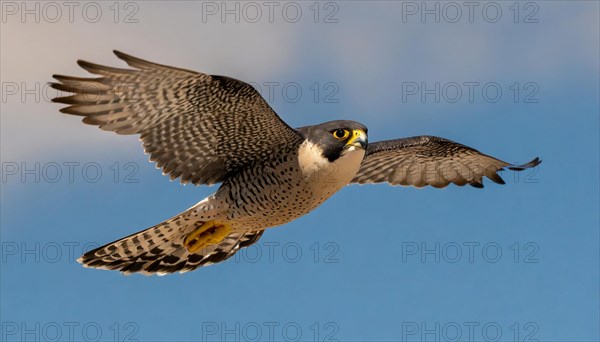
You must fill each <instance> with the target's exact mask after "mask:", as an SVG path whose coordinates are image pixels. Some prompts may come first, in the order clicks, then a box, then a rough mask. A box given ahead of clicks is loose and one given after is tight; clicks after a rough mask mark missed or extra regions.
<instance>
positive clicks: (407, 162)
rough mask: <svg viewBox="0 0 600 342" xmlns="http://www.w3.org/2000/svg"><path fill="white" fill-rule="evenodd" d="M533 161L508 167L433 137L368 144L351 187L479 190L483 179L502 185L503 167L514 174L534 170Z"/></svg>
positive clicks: (503, 163) (460, 146)
mask: <svg viewBox="0 0 600 342" xmlns="http://www.w3.org/2000/svg"><path fill="white" fill-rule="evenodd" d="M539 163H541V160H540V159H539V158H535V159H534V160H532V161H530V162H529V163H527V164H524V165H511V164H510V163H507V162H505V161H502V160H499V159H496V158H494V157H491V156H488V155H486V154H483V153H481V152H479V151H477V150H475V149H473V148H470V147H468V146H465V145H461V144H459V143H456V142H454V141H450V140H447V139H443V138H438V137H432V136H418V137H411V138H404V139H397V140H388V141H380V142H375V143H372V144H369V145H368V146H367V153H366V155H365V158H364V160H363V162H362V164H361V167H360V170H359V171H358V173H357V175H356V176H355V177H354V179H353V180H352V183H360V184H366V183H382V182H388V183H390V184H392V185H405V186H406V185H412V186H415V187H423V186H426V185H431V186H434V187H436V188H443V187H446V186H447V185H448V184H450V183H454V184H456V185H460V186H462V185H465V184H470V185H472V186H474V187H477V188H482V187H483V183H482V179H483V177H484V176H485V177H488V178H489V179H491V180H492V181H494V182H495V183H499V184H504V181H503V180H502V178H501V177H500V176H499V175H498V173H497V172H498V171H501V170H503V168H504V167H509V169H512V170H515V171H521V170H524V169H527V168H531V167H535V166H537V165H538V164H539Z"/></svg>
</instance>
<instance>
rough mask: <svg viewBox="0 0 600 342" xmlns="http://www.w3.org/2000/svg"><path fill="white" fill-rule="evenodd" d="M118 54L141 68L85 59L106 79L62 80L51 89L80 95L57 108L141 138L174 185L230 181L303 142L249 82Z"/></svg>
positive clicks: (89, 68)
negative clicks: (232, 176) (277, 152)
mask: <svg viewBox="0 0 600 342" xmlns="http://www.w3.org/2000/svg"><path fill="white" fill-rule="evenodd" d="M114 53H115V55H117V57H119V58H120V59H122V60H123V61H125V62H126V63H127V64H128V65H129V66H130V67H132V68H134V69H118V68H113V67H107V66H102V65H97V64H93V63H89V62H85V61H81V60H80V61H78V64H79V65H80V66H81V67H82V68H84V69H85V70H87V71H89V72H91V73H93V74H97V75H100V76H101V77H98V78H77V77H70V76H61V75H54V78H55V79H57V80H58V81H59V83H51V86H52V87H53V88H56V89H58V90H62V91H66V92H72V93H74V94H73V95H71V96H64V97H57V98H55V99H53V102H59V103H65V104H69V105H70V106H68V107H65V108H62V109H61V112H63V113H67V114H73V115H80V116H83V117H84V118H83V122H84V123H86V124H90V125H96V126H99V127H100V128H101V129H103V130H106V131H113V132H116V133H118V134H140V140H141V141H142V142H143V146H144V150H145V152H146V153H149V154H150V160H151V161H155V162H156V163H157V167H160V168H162V170H163V172H164V174H169V176H170V178H171V179H176V178H180V181H181V183H188V182H191V183H193V184H214V183H218V182H223V181H224V180H226V179H227V178H228V176H229V175H230V174H231V173H234V172H236V171H237V170H239V169H241V168H244V167H245V166H248V165H250V164H252V163H254V162H257V161H260V160H262V159H266V158H268V157H269V155H270V153H272V151H273V150H277V149H281V148H285V147H286V146H296V144H299V143H300V142H301V140H302V138H301V136H300V135H299V134H298V133H297V132H296V131H295V130H294V129H292V128H291V127H289V126H288V125H287V124H286V123H285V122H283V121H282V120H281V119H280V118H279V117H278V116H277V114H276V113H275V112H274V111H273V110H272V109H271V107H269V105H268V104H267V102H266V101H265V100H264V99H263V98H262V97H261V96H260V94H259V93H258V92H257V91H256V90H255V89H254V88H252V87H251V86H250V85H249V84H247V83H244V82H242V81H238V80H235V79H232V78H228V77H224V76H214V75H207V74H202V73H198V72H194V71H189V70H184V69H179V68H174V67H169V66H165V65H160V64H156V63H152V62H148V61H145V60H142V59H139V58H135V57H132V56H129V55H126V54H124V53H121V52H118V51H114Z"/></svg>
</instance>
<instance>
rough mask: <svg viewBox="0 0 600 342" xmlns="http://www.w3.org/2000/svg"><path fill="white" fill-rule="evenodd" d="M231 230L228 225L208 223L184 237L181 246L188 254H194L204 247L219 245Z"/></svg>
mask: <svg viewBox="0 0 600 342" xmlns="http://www.w3.org/2000/svg"><path fill="white" fill-rule="evenodd" d="M232 230H233V229H231V226H230V225H228V224H225V223H217V222H215V221H208V222H205V223H204V224H202V225H201V226H200V227H198V228H196V229H195V230H194V231H193V232H191V233H190V234H189V235H188V236H186V238H185V240H183V246H184V247H185V248H187V250H188V252H190V253H195V252H197V251H199V250H200V249H202V248H204V247H206V246H209V245H214V244H217V243H220V242H221V241H223V239H225V238H226V237H227V235H229V233H231V231H232Z"/></svg>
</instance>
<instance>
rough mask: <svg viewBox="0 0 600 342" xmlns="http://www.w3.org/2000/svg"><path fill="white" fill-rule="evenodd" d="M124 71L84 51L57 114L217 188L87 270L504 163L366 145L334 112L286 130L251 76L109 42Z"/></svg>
mask: <svg viewBox="0 0 600 342" xmlns="http://www.w3.org/2000/svg"><path fill="white" fill-rule="evenodd" d="M114 53H115V55H116V56H117V57H118V58H120V59H122V60H123V61H125V62H126V63H127V64H128V65H129V67H130V68H129V69H121V68H114V67H108V66H103V65H98V64H94V63H90V62H86V61H82V60H79V61H78V64H79V65H80V66H81V67H82V68H83V69H85V70H87V71H88V72H90V73H92V74H96V75H99V77H95V78H79V77H71V76H61V75H54V76H53V77H54V78H55V79H56V80H57V81H58V82H54V83H50V85H51V86H52V87H53V88H55V89H58V90H61V91H65V92H69V93H72V95H69V96H62V97H57V98H54V99H53V102H58V103H63V104H67V105H69V106H68V107H65V108H62V109H61V110H60V111H61V112H62V113H67V114H72V115H78V116H82V117H83V122H84V123H86V124H90V125H95V126H98V127H100V128H101V129H103V130H105V131H112V132H116V133H117V134H139V136H140V140H141V141H142V143H143V147H144V151H145V152H146V153H148V154H149V155H150V160H151V161H154V162H156V164H157V167H158V168H161V169H162V170H163V173H164V174H165V175H169V177H170V178H171V179H172V180H173V179H179V180H180V182H181V183H183V184H185V183H192V184H194V185H200V184H206V185H211V184H216V183H220V184H221V185H220V187H219V188H218V190H217V191H216V192H215V193H213V194H212V195H210V196H208V197H207V198H205V199H203V200H202V201H200V202H198V203H197V204H196V205H194V206H193V207H191V208H189V209H187V210H185V211H183V212H182V213H180V214H179V215H176V216H174V217H172V218H171V219H168V220H166V221H164V222H162V223H159V224H157V225H155V226H153V227H150V228H148V229H145V230H142V231H140V232H138V233H135V234H133V235H130V236H128V237H125V238H122V239H120V240H117V241H114V242H112V243H109V244H107V245H105V246H102V247H99V248H97V249H94V250H92V251H89V252H87V253H85V254H84V255H83V256H82V257H81V258H79V259H78V261H79V262H80V263H81V264H83V266H85V267H93V268H100V269H108V270H118V271H121V272H123V273H125V274H130V273H135V272H141V273H144V274H160V275H162V274H167V273H173V272H181V273H183V272H187V271H191V270H194V269H196V268H198V267H201V266H205V265H210V264H214V263H218V262H221V261H224V260H226V259H228V258H229V257H231V256H232V255H233V254H235V253H236V252H237V251H238V250H240V248H244V247H247V246H250V245H252V244H253V243H255V242H256V241H257V240H258V239H259V238H260V237H261V235H262V234H263V232H264V231H265V229H267V228H271V227H275V226H279V225H282V224H285V223H287V222H290V221H292V220H294V219H296V218H298V217H300V216H303V215H305V214H308V213H309V212H311V211H312V210H313V209H315V208H316V207H317V206H319V205H320V204H321V203H323V202H324V201H325V200H327V199H328V198H329V197H330V196H332V195H333V194H334V193H336V192H337V191H338V190H340V189H341V188H342V187H344V186H346V185H348V184H351V183H359V184H365V183H383V182H387V183H389V184H391V185H405V186H408V185H412V186H415V187H422V186H426V185H431V186H433V187H436V188H443V187H445V186H447V185H448V184H450V183H454V184H456V185H460V186H462V185H465V184H469V185H472V186H474V187H478V188H482V187H483V184H482V179H483V177H484V176H485V177H487V178H489V179H491V180H492V181H494V182H495V183H499V184H504V181H503V180H502V178H501V177H500V176H499V175H498V174H497V172H498V171H500V170H503V168H504V167H508V168H509V169H511V170H516V171H521V170H524V169H527V168H531V167H535V166H537V165H538V164H539V163H540V162H541V161H540V159H539V158H535V159H534V160H532V161H530V162H529V163H527V164H524V165H511V164H509V163H507V162H504V161H502V160H499V159H496V158H494V157H491V156H488V155H486V154H483V153H480V152H479V151H477V150H475V149H472V148H470V147H467V146H464V145H461V144H458V143H456V142H453V141H450V140H447V139H443V138H438V137H433V136H418V137H411V138H403V139H397V140H389V141H379V142H374V143H368V140H367V133H368V131H367V127H366V126H364V125H362V124H360V123H358V122H354V121H347V120H340V121H329V122H325V123H321V124H318V125H313V126H306V127H301V128H296V129H294V128H292V127H290V126H289V125H287V124H286V123H285V122H284V121H283V120H282V119H281V118H280V117H279V116H278V115H277V114H276V113H275V112H274V111H273V109H271V107H270V106H269V105H268V103H267V102H266V101H265V100H264V99H263V98H262V97H261V96H260V94H259V93H258V92H257V91H256V90H255V89H254V88H253V87H252V86H250V85H249V84H247V83H245V82H242V81H239V80H236V79H233V78H229V77H225V76H217V75H208V74H204V73H199V72H194V71H190V70H185V69H180V68H175V67H170V66H166V65H161V64H156V63H152V62H149V61H146V60H142V59H139V58H136V57H132V56H129V55H126V54H124V53H122V52H119V51H114Z"/></svg>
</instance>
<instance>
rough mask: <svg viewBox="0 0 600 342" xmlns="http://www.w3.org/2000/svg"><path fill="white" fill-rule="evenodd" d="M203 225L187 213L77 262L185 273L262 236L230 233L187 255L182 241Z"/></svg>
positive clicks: (125, 270) (126, 271)
mask: <svg viewBox="0 0 600 342" xmlns="http://www.w3.org/2000/svg"><path fill="white" fill-rule="evenodd" d="M203 223H204V222H201V221H196V220H195V219H193V218H192V217H191V216H190V215H189V211H186V212H184V213H182V214H181V215H178V216H175V217H173V218H171V219H169V220H167V221H165V222H162V223H160V224H158V225H156V226H154V227H150V228H148V229H146V230H143V231H140V232H137V233H135V234H132V235H130V236H127V237H125V238H122V239H120V240H117V241H114V242H112V243H109V244H107V245H104V246H102V247H99V248H96V249H94V250H92V251H89V252H87V253H85V254H84V255H83V256H81V258H79V259H78V260H77V261H78V262H80V263H81V264H83V266H84V267H92V268H100V269H107V270H118V271H120V272H122V273H124V274H131V273H136V272H141V273H143V274H146V275H152V274H158V275H164V274H168V273H174V272H180V273H184V272H188V271H192V270H195V269H196V268H198V267H202V266H207V265H211V264H216V263H219V262H222V261H224V260H226V259H228V258H230V257H231V256H232V255H234V254H235V253H236V252H237V251H238V250H239V249H240V248H244V247H248V246H250V245H252V244H253V243H255V242H256V241H257V240H258V239H259V238H260V236H261V235H262V233H263V231H257V232H252V233H245V234H244V233H232V234H230V235H229V236H227V237H226V238H225V239H224V240H223V241H222V242H221V243H219V244H215V245H210V246H208V247H206V248H203V249H201V250H199V251H197V252H195V253H189V252H188V250H187V249H186V248H185V247H184V246H183V240H184V238H185V236H187V234H189V233H190V232H191V231H193V229H195V228H196V227H198V226H200V225H202V224H203Z"/></svg>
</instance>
